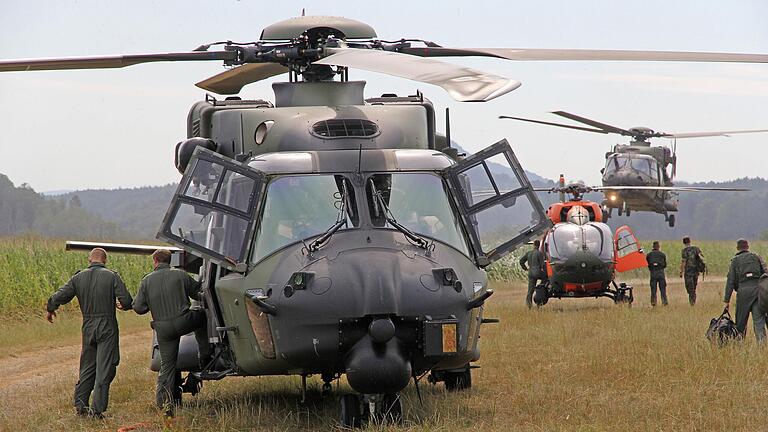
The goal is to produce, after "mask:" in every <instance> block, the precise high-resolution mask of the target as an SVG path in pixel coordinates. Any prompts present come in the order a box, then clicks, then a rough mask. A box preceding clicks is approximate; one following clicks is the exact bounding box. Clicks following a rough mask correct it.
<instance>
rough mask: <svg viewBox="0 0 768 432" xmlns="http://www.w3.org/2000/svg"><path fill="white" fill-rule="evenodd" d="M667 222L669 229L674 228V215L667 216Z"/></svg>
mask: <svg viewBox="0 0 768 432" xmlns="http://www.w3.org/2000/svg"><path fill="white" fill-rule="evenodd" d="M667 222H669V227H670V228H674V226H675V215H669V218H667Z"/></svg>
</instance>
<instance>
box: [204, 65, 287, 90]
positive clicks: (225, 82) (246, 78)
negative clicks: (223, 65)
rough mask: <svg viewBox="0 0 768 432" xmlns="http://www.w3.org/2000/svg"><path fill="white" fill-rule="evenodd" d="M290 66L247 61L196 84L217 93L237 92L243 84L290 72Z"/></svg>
mask: <svg viewBox="0 0 768 432" xmlns="http://www.w3.org/2000/svg"><path fill="white" fill-rule="evenodd" d="M288 70H289V69H288V68H287V67H285V66H283V65H280V64H277V63H247V64H244V65H242V66H238V67H235V68H232V69H229V70H227V71H224V72H222V73H220V74H217V75H214V76H212V77H210V78H207V79H205V80H203V81H200V82H199V83H197V84H195V85H196V86H198V87H200V88H201V89H203V90H208V91H211V92H214V93H216V94H237V93H240V90H241V89H242V88H243V86H245V85H247V84H250V83H254V82H257V81H261V80H263V79H267V78H270V77H273V76H275V75H280V74H283V73H287V72H288Z"/></svg>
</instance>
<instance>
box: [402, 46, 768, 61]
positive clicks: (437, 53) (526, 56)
mask: <svg viewBox="0 0 768 432" xmlns="http://www.w3.org/2000/svg"><path fill="white" fill-rule="evenodd" d="M399 52H402V53H404V54H411V55H417V56H420V57H495V58H502V59H506V60H523V61H593V60H597V61H679V62H716V63H720V62H726V63H768V54H752V53H717V52H692V51H637V50H590V49H539V48H533V49H531V48H446V47H441V46H436V47H406V48H401V49H400V50H399Z"/></svg>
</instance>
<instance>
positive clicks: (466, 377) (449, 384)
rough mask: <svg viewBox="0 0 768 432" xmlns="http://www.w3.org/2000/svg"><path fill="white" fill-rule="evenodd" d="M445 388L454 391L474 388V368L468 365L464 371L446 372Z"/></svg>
mask: <svg viewBox="0 0 768 432" xmlns="http://www.w3.org/2000/svg"><path fill="white" fill-rule="evenodd" d="M444 380H445V388H446V390H448V391H450V392H453V391H458V390H467V389H469V388H472V369H470V368H469V367H467V369H465V370H464V371H462V372H445V378H444Z"/></svg>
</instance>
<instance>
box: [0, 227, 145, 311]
mask: <svg viewBox="0 0 768 432" xmlns="http://www.w3.org/2000/svg"><path fill="white" fill-rule="evenodd" d="M87 265H88V262H87V259H86V253H84V252H65V251H64V241H63V240H52V239H43V238H40V237H33V236H26V237H16V238H8V237H6V238H0V315H2V316H3V317H4V318H7V317H8V316H12V317H22V316H24V315H28V314H30V313H32V312H39V311H42V310H43V307H44V305H45V302H46V300H47V299H48V297H49V296H50V295H51V294H52V293H53V292H54V291H55V290H56V289H58V288H59V287H60V286H61V285H63V284H64V283H65V282H66V281H67V280H69V278H70V277H71V276H72V275H73V274H74V273H75V272H76V271H78V270H81V269H83V268H84V267H86V266H87ZM107 266H108V267H109V268H111V269H113V270H116V271H117V272H119V273H120V275H121V276H122V278H123V280H124V281H125V284H126V286H127V287H128V289H129V291H131V292H136V289H137V287H138V284H139V282H140V281H141V278H142V277H143V275H144V274H146V273H147V272H149V271H150V270H151V261H150V259H149V258H147V257H139V256H131V255H119V254H109V257H108V263H107ZM66 307H69V308H76V307H77V302H76V301H74V302H73V303H70V304H69V305H67V306H66Z"/></svg>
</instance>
